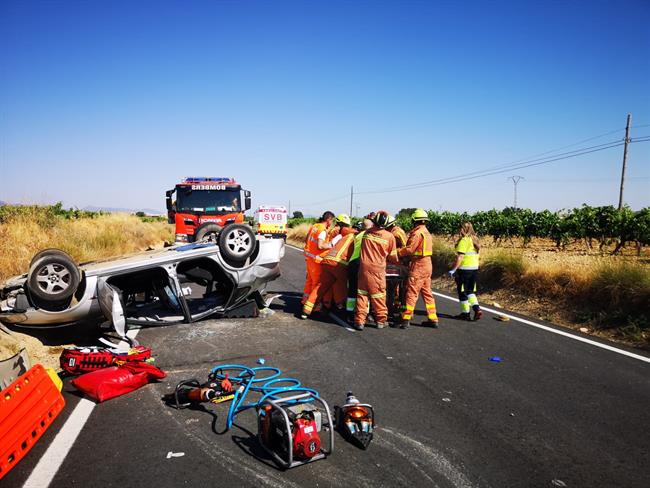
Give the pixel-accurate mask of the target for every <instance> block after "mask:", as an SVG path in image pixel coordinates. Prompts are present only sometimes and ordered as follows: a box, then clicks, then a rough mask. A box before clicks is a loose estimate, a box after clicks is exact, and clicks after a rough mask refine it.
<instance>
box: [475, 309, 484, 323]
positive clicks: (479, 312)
mask: <svg viewBox="0 0 650 488" xmlns="http://www.w3.org/2000/svg"><path fill="white" fill-rule="evenodd" d="M481 317H483V311H482V310H481V309H480V308H478V307H476V308H475V309H474V320H475V321H476V320H481Z"/></svg>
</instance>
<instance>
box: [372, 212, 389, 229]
mask: <svg viewBox="0 0 650 488" xmlns="http://www.w3.org/2000/svg"><path fill="white" fill-rule="evenodd" d="M372 221H373V222H374V223H375V225H376V226H377V227H381V228H382V229H383V228H385V227H386V226H387V225H388V214H387V213H386V212H377V215H375V218H374V219H373V220H372Z"/></svg>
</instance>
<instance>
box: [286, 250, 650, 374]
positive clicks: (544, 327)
mask: <svg viewBox="0 0 650 488" xmlns="http://www.w3.org/2000/svg"><path fill="white" fill-rule="evenodd" d="M286 245H287V246H288V247H290V248H292V249H295V250H296V251H302V249H299V248H297V247H295V246H292V245H291V244H286ZM433 294H434V295H437V296H439V297H440V298H445V299H447V300H451V301H454V302H458V298H454V297H450V296H448V295H445V294H443V293H439V292H436V291H434V292H433ZM481 309H482V310H485V311H486V312H490V313H493V314H497V315H503V316H504V317H508V318H509V319H510V320H515V321H517V322H521V323H522V324H526V325H530V326H532V327H537V328H538V329H542V330H545V331H546V332H552V333H553V334H558V335H561V336H564V337H568V338H570V339H574V340H576V341H580V342H584V343H585V344H590V345H592V346H596V347H600V348H601V349H605V350H607V351H611V352H615V353H618V354H622V355H623V356H628V357H630V358H633V359H638V360H639V361H643V362H644V363H649V364H650V358H648V357H646V356H641V355H639V354H634V353H633V352H629V351H626V350H624V349H619V348H617V347H614V346H610V345H608V344H603V343H601V342H597V341H594V340H591V339H587V338H585V337H580V336H577V335H575V334H571V333H570V332H565V331H563V330H558V329H554V328H553V327H549V326H547V325H543V324H538V323H537V322H533V321H532V320H527V319H522V318H520V317H517V316H515V315H511V314H508V313H505V312H502V311H500V310H497V309H493V308H490V307H484V306H483V305H481Z"/></svg>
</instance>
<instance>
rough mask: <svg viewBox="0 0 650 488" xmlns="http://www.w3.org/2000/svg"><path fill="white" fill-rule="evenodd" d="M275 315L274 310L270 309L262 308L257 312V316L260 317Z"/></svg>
mask: <svg viewBox="0 0 650 488" xmlns="http://www.w3.org/2000/svg"><path fill="white" fill-rule="evenodd" d="M273 314H275V310H273V309H270V308H268V307H267V308H263V309H262V310H260V311H259V316H260V317H270V316H271V315H273Z"/></svg>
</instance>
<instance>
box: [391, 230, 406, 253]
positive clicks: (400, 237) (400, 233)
mask: <svg viewBox="0 0 650 488" xmlns="http://www.w3.org/2000/svg"><path fill="white" fill-rule="evenodd" d="M390 233H391V234H393V236H394V237H395V244H396V245H397V249H401V248H403V247H404V246H406V242H407V241H408V237H407V236H406V232H404V229H402V228H401V227H400V226H399V225H394V226H393V227H391V229H390Z"/></svg>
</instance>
